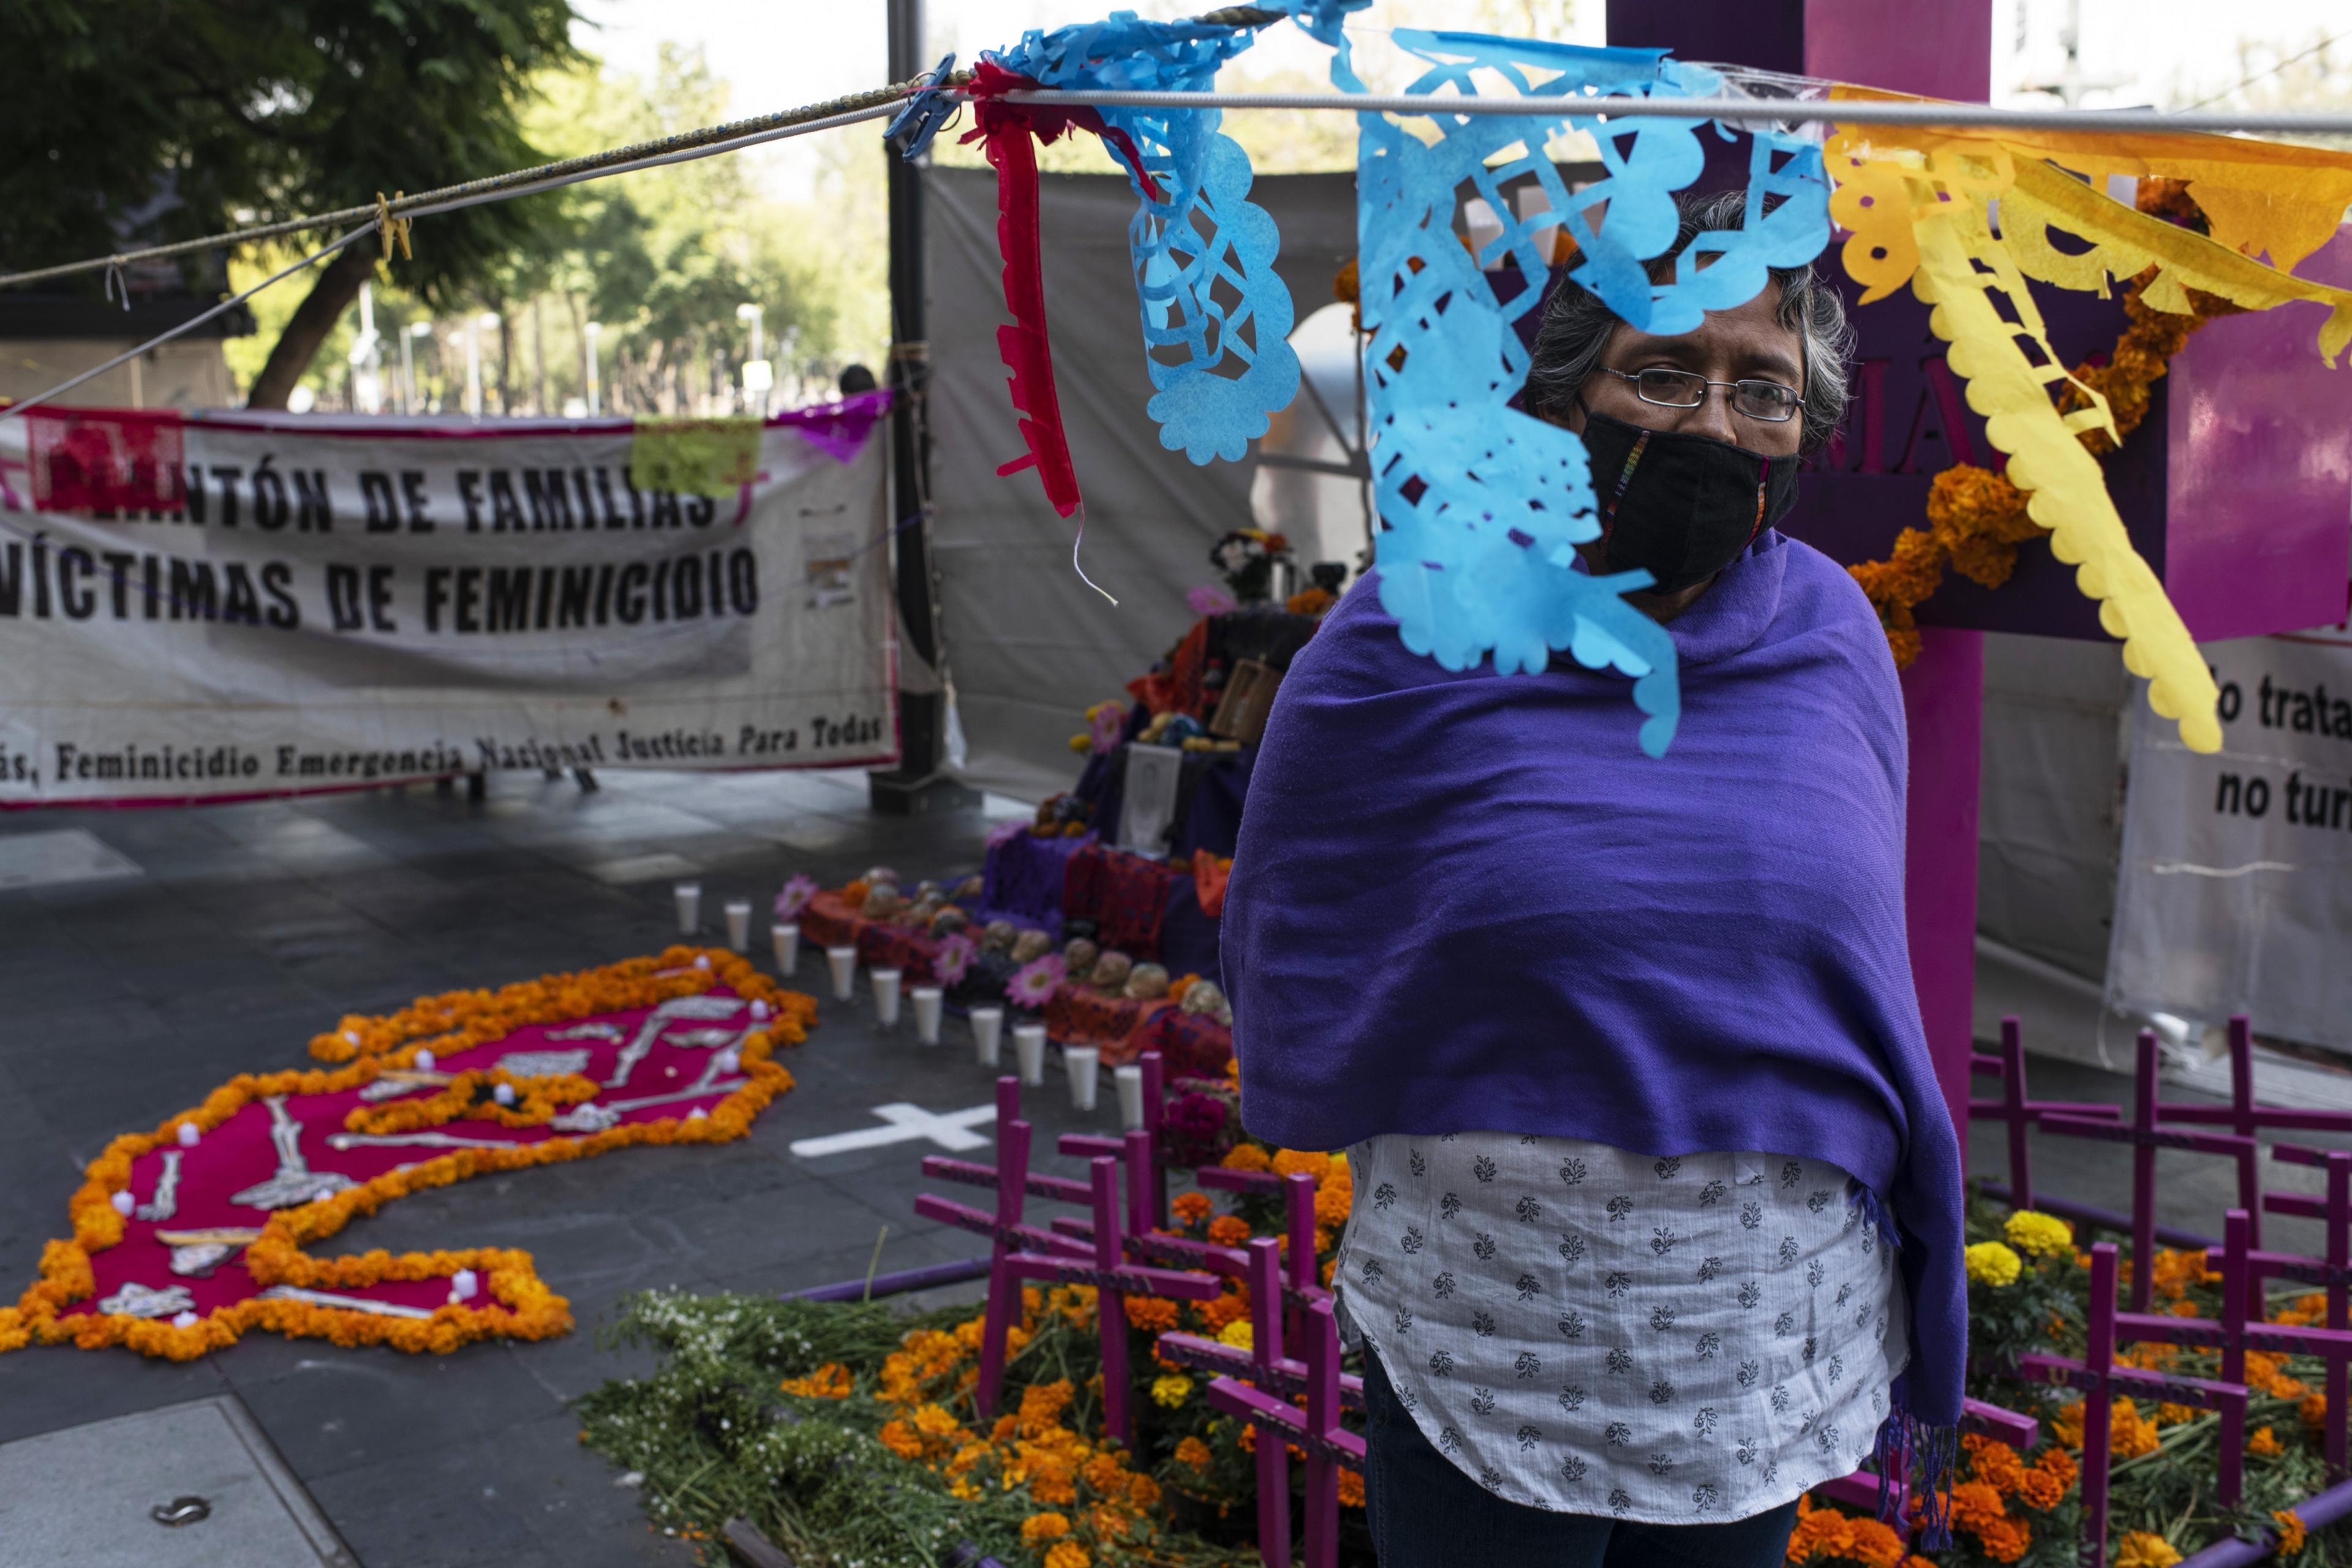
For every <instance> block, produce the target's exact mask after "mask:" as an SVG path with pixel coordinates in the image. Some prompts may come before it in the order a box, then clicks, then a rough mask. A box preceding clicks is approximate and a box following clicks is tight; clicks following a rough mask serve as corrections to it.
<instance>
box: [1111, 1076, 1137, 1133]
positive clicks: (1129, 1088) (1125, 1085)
mask: <svg viewBox="0 0 2352 1568" xmlns="http://www.w3.org/2000/svg"><path fill="white" fill-rule="evenodd" d="M1110 1076H1111V1079H1112V1080H1113V1081H1114V1082H1116V1083H1117V1084H1118V1124H1119V1125H1120V1126H1121V1127H1124V1128H1126V1129H1127V1130H1128V1131H1130V1132H1132V1131H1135V1130H1136V1129H1138V1128H1139V1127H1141V1126H1142V1125H1143V1069H1142V1068H1139V1067H1123V1068H1111V1069H1110Z"/></svg>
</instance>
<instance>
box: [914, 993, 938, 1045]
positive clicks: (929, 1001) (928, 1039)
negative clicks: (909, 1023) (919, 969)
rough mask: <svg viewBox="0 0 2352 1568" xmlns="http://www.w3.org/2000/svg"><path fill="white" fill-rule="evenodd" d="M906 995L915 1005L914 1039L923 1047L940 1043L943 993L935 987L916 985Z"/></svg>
mask: <svg viewBox="0 0 2352 1568" xmlns="http://www.w3.org/2000/svg"><path fill="white" fill-rule="evenodd" d="M907 994H908V996H910V997H912V998H913V999H914V1003H915V1038H917V1039H918V1040H920V1041H921V1042H922V1043H923V1044H924V1045H927V1046H936V1045H938V1044H939V1043H940V1003H941V1001H942V1000H943V999H944V997H945V993H944V992H942V991H940V988H939V987H938V986H936V985H918V986H916V987H915V988H914V989H912V990H911V991H909V992H908V993H907Z"/></svg>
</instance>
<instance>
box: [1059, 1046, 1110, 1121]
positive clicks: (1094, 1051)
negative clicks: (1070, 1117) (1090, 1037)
mask: <svg viewBox="0 0 2352 1568" xmlns="http://www.w3.org/2000/svg"><path fill="white" fill-rule="evenodd" d="M1062 1065H1063V1066H1064V1067H1066V1068H1069V1069H1070V1104H1071V1105H1072V1106H1073V1107H1075V1108H1076V1109H1077V1110H1093V1109H1094V1108H1095V1086H1096V1084H1097V1081H1098V1080H1099V1079H1100V1078H1101V1075H1102V1047H1100V1046H1064V1047H1062Z"/></svg>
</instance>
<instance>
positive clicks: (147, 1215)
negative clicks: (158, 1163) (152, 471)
mask: <svg viewBox="0 0 2352 1568" xmlns="http://www.w3.org/2000/svg"><path fill="white" fill-rule="evenodd" d="M179 1212H180V1151H179V1150H177V1149H167V1150H165V1151H164V1152H163V1174H162V1175H160V1176H158V1177H156V1178H155V1196H154V1197H153V1198H152V1200H151V1201H149V1202H147V1203H143V1204H141V1205H139V1207H138V1210H137V1215H138V1217H139V1218H141V1219H144V1220H158V1221H160V1220H167V1219H170V1218H171V1217H172V1216H173V1215H175V1214H177V1213H179Z"/></svg>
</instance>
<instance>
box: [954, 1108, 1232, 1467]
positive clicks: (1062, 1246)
mask: <svg viewBox="0 0 2352 1568" xmlns="http://www.w3.org/2000/svg"><path fill="white" fill-rule="evenodd" d="M996 1106H997V1149H998V1156H997V1164H996V1168H995V1169H994V1170H990V1169H989V1168H988V1167H986V1166H984V1165H974V1164H971V1163H969V1162H967V1161H961V1160H946V1159H942V1158H940V1157H939V1156H936V1155H934V1156H931V1157H930V1158H928V1159H926V1160H925V1161H924V1162H923V1173H924V1174H926V1175H929V1176H934V1177H938V1178H940V1179H943V1180H947V1181H956V1182H964V1183H968V1184H972V1185H983V1186H993V1187H994V1188H995V1189H996V1212H995V1214H993V1215H988V1214H983V1213H982V1212H981V1211H980V1210H978V1209H975V1208H971V1207H970V1206H969V1205H963V1204H959V1203H953V1202H950V1200H948V1199H945V1198H939V1197H934V1196H932V1195H931V1194H929V1193H924V1194H919V1195H918V1196H917V1198H916V1199H915V1212H916V1213H917V1214H919V1215H922V1216H923V1217H924V1218H926V1219H933V1220H938V1221H940V1222H941V1223H943V1224H946V1225H952V1226H958V1227H959V1228H961V1229H964V1230H970V1231H975V1232H977V1233H978V1234H980V1235H982V1236H985V1237H989V1238H990V1241H991V1243H992V1249H991V1254H990V1258H989V1269H988V1307H987V1310H986V1312H985V1313H984V1314H983V1316H982V1329H981V1343H980V1382H979V1385H978V1387H977V1388H976V1389H975V1390H974V1393H973V1399H974V1402H975V1405H976V1406H977V1408H978V1410H979V1413H980V1415H982V1418H986V1417H989V1416H992V1415H995V1413H996V1405H997V1399H998V1395H999V1394H1000V1393H1001V1392H1002V1391H1003V1382H1004V1353H1005V1343H1006V1341H1007V1339H1008V1337H1009V1336H1010V1334H1011V1331H1012V1329H1013V1324H1015V1323H1017V1322H1019V1321H1021V1289H1022V1286H1023V1284H1024V1281H1027V1280H1030V1279H1040V1280H1052V1281H1055V1282H1057V1283H1061V1284H1078V1285H1092V1286H1094V1287H1095V1288H1096V1289H1097V1302H1096V1305H1097V1331H1098V1332H1099V1334H1100V1335H1101V1340H1102V1358H1103V1425H1104V1428H1105V1430H1107V1431H1108V1432H1109V1433H1111V1434H1112V1435H1113V1436H1116V1437H1118V1439H1119V1440H1120V1441H1121V1442H1126V1443H1132V1442H1133V1440H1134V1426H1133V1423H1132V1422H1131V1421H1130V1419H1129V1408H1128V1405H1129V1398H1130V1397H1131V1394H1132V1390H1131V1389H1130V1387H1129V1384H1130V1381H1131V1380H1130V1379H1129V1375H1128V1368H1127V1332H1128V1327H1127V1309H1126V1300H1127V1296H1128V1295H1129V1294H1130V1293H1135V1294H1143V1295H1151V1296H1168V1297H1174V1298H1177V1299H1179V1300H1207V1299H1208V1298H1210V1297H1212V1296H1214V1295H1216V1294H1217V1293H1218V1291H1219V1290H1220V1289H1223V1287H1222V1286H1221V1285H1220V1284H1219V1283H1218V1282H1217V1280H1215V1279H1213V1278H1210V1277H1207V1276H1204V1275H1199V1274H1186V1273H1179V1272H1177V1271H1174V1270H1171V1269H1165V1268H1133V1267H1130V1266H1129V1264H1128V1261H1127V1256H1126V1249H1127V1241H1126V1237H1125V1234H1124V1231H1123V1229H1122V1227H1121V1226H1120V1223H1119V1209H1120V1204H1119V1193H1118V1165H1119V1162H1118V1161H1117V1160H1114V1159H1110V1158H1108V1157H1099V1158H1097V1159H1095V1160H1094V1161H1093V1162H1092V1163H1091V1165H1090V1167H1089V1171H1088V1177H1089V1179H1088V1180H1087V1182H1084V1183H1079V1182H1073V1181H1070V1180H1068V1179H1067V1178H1065V1177H1060V1176H1048V1175H1043V1174H1040V1173H1034V1172H1032V1171H1031V1170H1030V1169H1029V1150H1030V1143H1031V1141H1032V1139H1033V1137H1034V1129H1033V1128H1032V1127H1031V1125H1030V1124H1029V1123H1028V1122H1027V1121H1023V1120H1022V1119H1021V1116H1020V1110H1021V1083H1020V1080H1019V1079H1016V1078H1013V1077H1009V1076H1008V1077H1004V1078H1000V1079H997V1083H996ZM1031 1196H1037V1197H1045V1198H1053V1199H1055V1200H1058V1201H1060V1202H1064V1203H1083V1204H1086V1205H1087V1206H1088V1207H1090V1208H1091V1209H1092V1210H1093V1211H1094V1223H1093V1226H1092V1228H1091V1234H1090V1237H1089V1239H1088V1240H1087V1241H1080V1240H1077V1239H1075V1238H1072V1237H1066V1236H1058V1235H1055V1233H1054V1232H1052V1231H1050V1230H1041V1229H1038V1228H1037V1227H1036V1226H1031V1225H1027V1224H1025V1223H1024V1220H1023V1213H1024V1202H1025V1200H1026V1199H1027V1198H1029V1197H1031Z"/></svg>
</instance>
